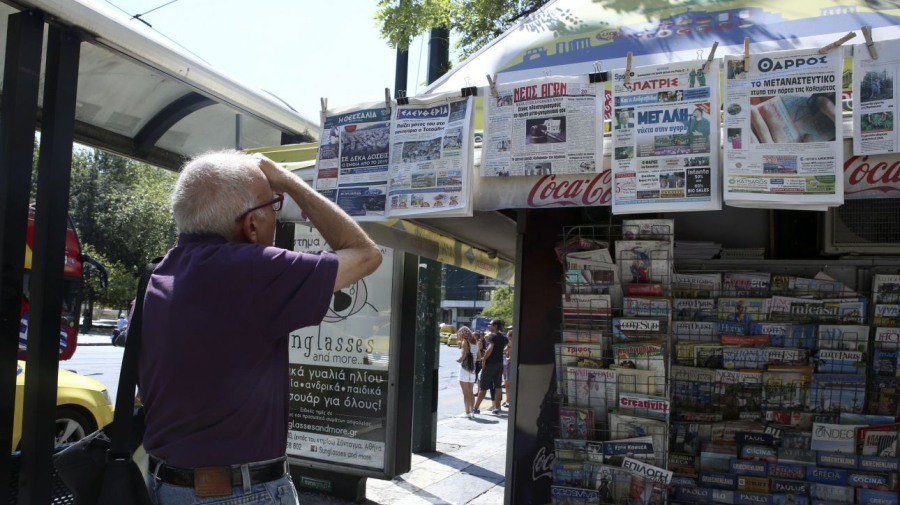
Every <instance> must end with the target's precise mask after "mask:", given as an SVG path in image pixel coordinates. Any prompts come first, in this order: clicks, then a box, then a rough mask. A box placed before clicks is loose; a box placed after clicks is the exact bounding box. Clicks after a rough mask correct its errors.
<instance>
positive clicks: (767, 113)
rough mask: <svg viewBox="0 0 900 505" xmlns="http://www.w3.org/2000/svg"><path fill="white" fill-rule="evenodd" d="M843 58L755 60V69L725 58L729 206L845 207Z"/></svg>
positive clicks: (762, 56)
mask: <svg viewBox="0 0 900 505" xmlns="http://www.w3.org/2000/svg"><path fill="white" fill-rule="evenodd" d="M841 55H842V52H841V51H840V50H833V51H831V52H829V53H828V54H824V55H823V54H819V52H818V49H815V48H813V49H802V50H790V51H775V52H768V53H756V54H751V55H750V68H749V69H745V68H744V57H743V55H728V56H726V57H725V66H726V81H725V96H724V100H723V105H724V135H725V137H724V177H723V180H724V184H725V201H726V203H728V204H730V205H738V206H748V207H752V206H757V207H759V206H763V205H765V206H767V207H771V206H773V205H776V206H777V205H778V204H781V205H792V206H797V205H798V204H800V205H803V204H806V206H807V207H806V208H810V207H809V206H810V205H812V206H816V209H817V210H824V207H826V206H835V205H840V204H842V203H843V201H844V187H843V184H844V177H843V132H842V129H841V122H840V108H839V107H838V108H835V104H840V102H839V101H838V100H839V99H840V93H841V82H842V81H841V70H842V57H841ZM835 111H837V116H835ZM763 202H766V203H765V204H763Z"/></svg>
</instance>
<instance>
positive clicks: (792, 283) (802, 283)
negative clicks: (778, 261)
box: [771, 275, 847, 298]
mask: <svg viewBox="0 0 900 505" xmlns="http://www.w3.org/2000/svg"><path fill="white" fill-rule="evenodd" d="M846 291H847V288H846V287H845V286H844V284H843V283H842V282H840V281H836V280H821V279H806V278H803V277H795V276H792V275H773V276H772V285H771V292H772V295H781V296H796V297H800V298H803V297H807V298H839V297H841V296H844V295H845V293H846Z"/></svg>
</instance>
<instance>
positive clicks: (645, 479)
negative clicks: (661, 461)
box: [622, 457, 673, 505]
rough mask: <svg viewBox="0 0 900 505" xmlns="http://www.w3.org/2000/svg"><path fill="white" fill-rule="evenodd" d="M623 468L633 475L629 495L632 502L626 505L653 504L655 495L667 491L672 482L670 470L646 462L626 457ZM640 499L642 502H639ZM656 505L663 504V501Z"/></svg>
mask: <svg viewBox="0 0 900 505" xmlns="http://www.w3.org/2000/svg"><path fill="white" fill-rule="evenodd" d="M622 468H623V469H625V470H628V471H630V472H631V473H632V474H633V476H632V478H631V489H630V490H629V494H628V498H629V500H630V501H629V502H626V503H631V504H635V505H636V504H638V503H647V504H649V503H653V502H654V499H653V494H654V493H659V492H660V491H661V490H665V489H666V488H667V487H668V486H669V484H670V483H671V482H672V475H673V473H672V472H671V471H670V470H666V469H665V468H660V467H657V466H653V465H652V464H650V463H646V462H644V461H639V460H636V459H632V458H628V457H626V458H624V459H623V460H622ZM638 499H640V500H641V501H637V500H638ZM656 503H662V501H657V502H656Z"/></svg>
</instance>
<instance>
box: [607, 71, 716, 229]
mask: <svg viewBox="0 0 900 505" xmlns="http://www.w3.org/2000/svg"><path fill="white" fill-rule="evenodd" d="M702 66H703V61H690V62H685V63H673V64H665V65H651V66H647V67H639V68H634V69H632V74H633V75H632V77H631V83H630V87H629V86H626V85H625V81H624V79H625V71H624V69H623V70H617V71H616V72H615V75H614V79H613V80H614V83H615V84H614V86H613V107H614V108H613V118H614V119H613V134H612V138H613V162H612V167H613V191H612V194H613V202H612V207H613V213H615V214H626V213H635V212H662V211H667V212H672V211H692V210H720V209H721V208H722V202H721V196H720V195H721V193H720V189H719V188H720V182H719V172H718V167H719V148H718V146H719V128H718V123H719V122H718V114H719V68H718V65H711V66H710V68H709V69H707V71H706V72H705V73H704V72H702V71H701V70H702ZM710 118H711V119H710Z"/></svg>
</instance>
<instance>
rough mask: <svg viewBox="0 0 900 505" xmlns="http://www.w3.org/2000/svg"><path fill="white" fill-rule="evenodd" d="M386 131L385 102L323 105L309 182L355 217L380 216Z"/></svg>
mask: <svg viewBox="0 0 900 505" xmlns="http://www.w3.org/2000/svg"><path fill="white" fill-rule="evenodd" d="M390 137H391V111H390V109H388V108H387V107H386V104H385V103H384V102H371V103H364V104H358V105H353V106H350V107H344V108H341V109H333V110H326V111H325V112H324V120H323V121H322V130H321V131H320V132H319V154H318V156H317V157H316V172H315V178H314V179H313V188H314V189H315V190H316V191H318V192H319V193H321V194H322V196H324V197H326V198H328V199H329V200H331V201H332V202H334V203H336V204H337V205H338V207H340V208H341V209H342V210H343V211H344V212H346V213H347V214H349V215H350V217H352V218H354V219H356V220H358V221H377V220H383V219H385V218H386V210H387V209H386V206H385V202H386V199H385V197H386V195H387V184H388V159H389V156H390V152H389V150H390Z"/></svg>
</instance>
